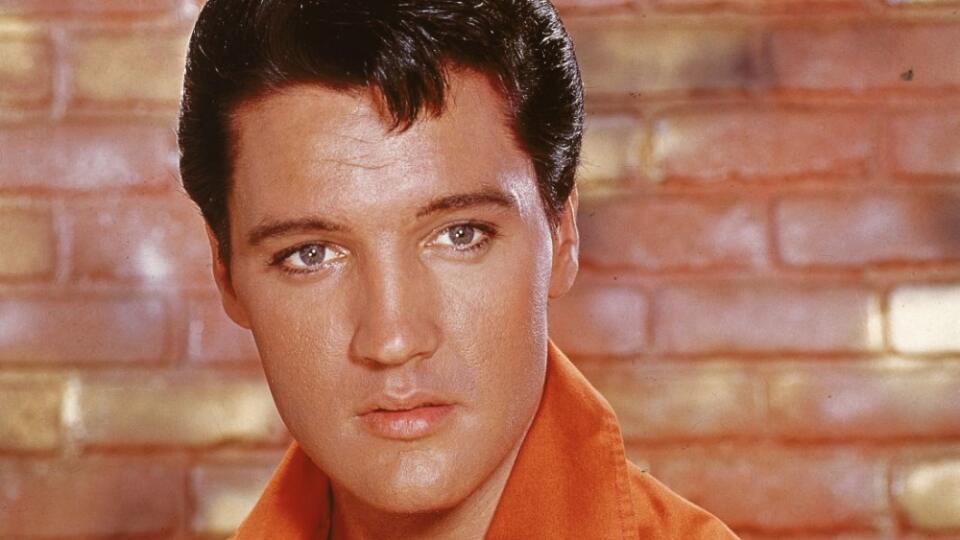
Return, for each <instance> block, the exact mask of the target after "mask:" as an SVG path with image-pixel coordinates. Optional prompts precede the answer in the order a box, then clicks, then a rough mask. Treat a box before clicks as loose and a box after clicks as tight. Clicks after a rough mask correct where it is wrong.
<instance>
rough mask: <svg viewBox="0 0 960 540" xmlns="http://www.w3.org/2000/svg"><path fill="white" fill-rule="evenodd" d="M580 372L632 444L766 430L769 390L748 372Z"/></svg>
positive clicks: (660, 367)
mask: <svg viewBox="0 0 960 540" xmlns="http://www.w3.org/2000/svg"><path fill="white" fill-rule="evenodd" d="M578 367H579V368H580V369H581V371H583V373H584V374H585V375H586V376H587V378H589V379H590V382H592V383H593V385H594V386H595V387H596V388H597V389H598V390H600V392H601V393H602V394H603V395H604V397H606V398H607V400H608V401H609V402H610V404H611V405H612V406H613V408H614V410H615V411H616V413H617V417H618V418H619V420H620V428H621V429H622V430H623V435H624V437H625V438H626V439H632V440H661V441H662V440H690V439H706V438H719V437H742V436H750V435H757V434H759V433H760V432H761V431H762V430H763V424H764V419H763V413H762V410H763V407H764V405H763V403H762V401H763V387H762V386H761V385H760V381H758V380H757V379H755V378H754V377H753V376H752V374H751V373H749V372H747V371H746V370H743V369H739V368H735V367H732V366H726V365H720V364H706V365H696V366H678V365H664V364H649V363H639V362H637V363H629V362H617V363H610V362H584V363H581V364H580V365H579V366H578Z"/></svg>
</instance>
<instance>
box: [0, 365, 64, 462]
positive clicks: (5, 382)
mask: <svg viewBox="0 0 960 540" xmlns="http://www.w3.org/2000/svg"><path fill="white" fill-rule="evenodd" d="M62 401H63V381H62V380H59V378H57V377H36V376H35V377H19V376H11V375H9V374H6V375H2V376H0V451H13V452H43V451H49V450H54V449H56V448H57V447H59V446H60V440H61V428H60V424H61V421H60V410H61V405H62Z"/></svg>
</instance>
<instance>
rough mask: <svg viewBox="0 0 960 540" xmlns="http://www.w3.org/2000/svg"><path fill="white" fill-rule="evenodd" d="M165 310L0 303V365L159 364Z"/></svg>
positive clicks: (98, 303)
mask: <svg viewBox="0 0 960 540" xmlns="http://www.w3.org/2000/svg"><path fill="white" fill-rule="evenodd" d="M167 317H168V308H167V306H166V304H165V303H164V302H163V301H162V300H159V299H148V298H138V297H132V298H111V297H99V296H97V297H95V296H81V297H73V298H31V297H21V298H17V297H10V296H7V297H5V298H3V299H0V362H16V363H31V364H32V363H75V362H82V363H90V362H159V361H161V360H164V359H165V357H166V356H167V354H168V352H167V349H168V347H167V343H168V340H169V333H170V328H169V323H168V319H167Z"/></svg>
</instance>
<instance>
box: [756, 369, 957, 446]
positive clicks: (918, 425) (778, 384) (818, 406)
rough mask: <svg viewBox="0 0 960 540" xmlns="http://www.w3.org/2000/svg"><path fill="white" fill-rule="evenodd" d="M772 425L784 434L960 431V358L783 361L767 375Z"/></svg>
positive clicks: (935, 434)
mask: <svg viewBox="0 0 960 540" xmlns="http://www.w3.org/2000/svg"><path fill="white" fill-rule="evenodd" d="M769 392H770V414H771V422H770V426H771V427H772V428H773V429H774V430H776V432H777V433H778V434H779V435H780V436H781V437H785V438H790V439H794V438H796V439H833V440H849V439H853V438H868V439H885V438H912V439H916V438H947V437H955V436H958V435H960V399H958V396H960V364H952V365H949V366H947V365H943V366H940V365H937V366H927V365H926V364H922V363H913V362H906V361H897V360H889V361H886V362H882V363H877V364H875V365H871V366H856V367H852V366H837V365H822V366H804V367H800V366H788V367H785V368H783V369H782V370H780V371H779V372H778V373H777V374H776V375H774V376H773V378H772V380H771V382H770V390H769Z"/></svg>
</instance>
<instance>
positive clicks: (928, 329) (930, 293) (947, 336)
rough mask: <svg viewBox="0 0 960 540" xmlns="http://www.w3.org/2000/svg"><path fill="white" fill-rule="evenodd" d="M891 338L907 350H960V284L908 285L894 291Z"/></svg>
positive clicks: (902, 348) (918, 351)
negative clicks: (959, 324)
mask: <svg viewBox="0 0 960 540" xmlns="http://www.w3.org/2000/svg"><path fill="white" fill-rule="evenodd" d="M889 309H890V340H891V344H892V345H893V348H894V349H896V350H897V351H900V352H903V353H915V354H927V353H943V352H956V351H960V326H958V325H957V321H958V320H960V285H955V284H945V285H908V286H904V287H901V288H899V289H897V290H895V291H893V293H892V294H891V295H890V308H889Z"/></svg>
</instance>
